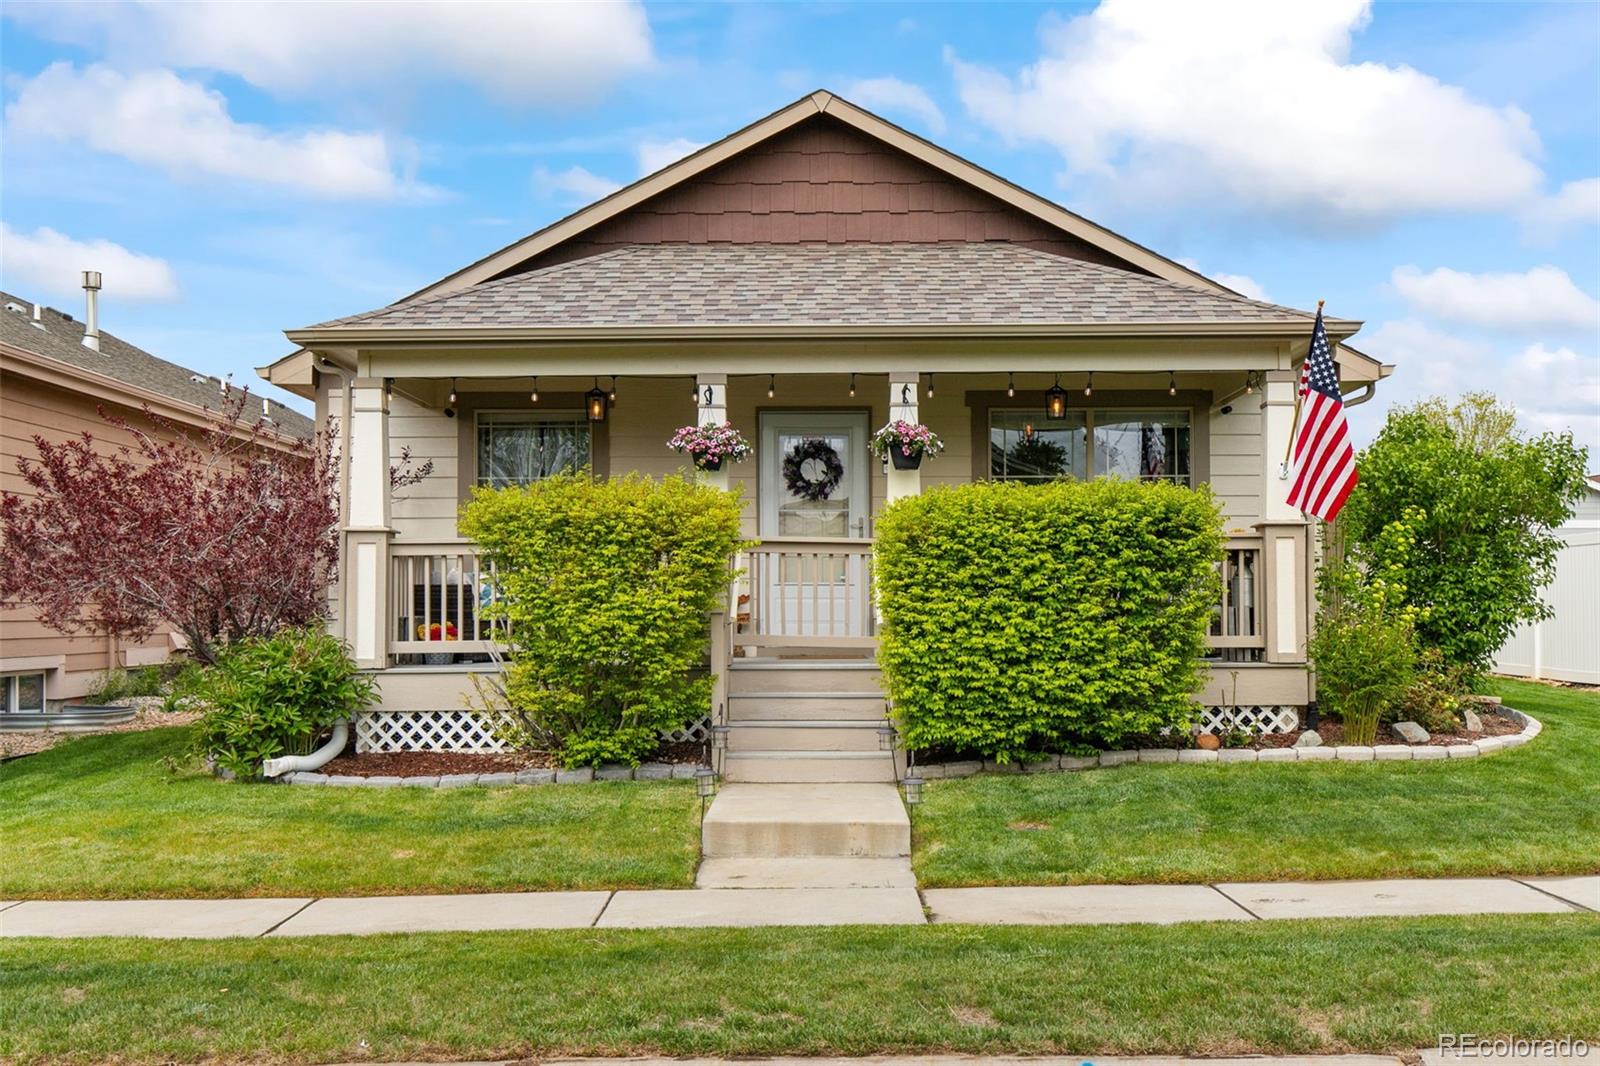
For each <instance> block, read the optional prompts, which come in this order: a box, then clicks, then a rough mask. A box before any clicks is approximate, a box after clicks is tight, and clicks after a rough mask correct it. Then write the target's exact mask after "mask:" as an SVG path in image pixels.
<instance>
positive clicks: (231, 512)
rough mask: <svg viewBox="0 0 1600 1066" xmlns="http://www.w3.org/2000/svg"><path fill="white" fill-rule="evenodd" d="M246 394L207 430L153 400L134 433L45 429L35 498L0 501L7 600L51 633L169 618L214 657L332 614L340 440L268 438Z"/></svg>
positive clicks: (118, 422) (1, 583)
mask: <svg viewBox="0 0 1600 1066" xmlns="http://www.w3.org/2000/svg"><path fill="white" fill-rule="evenodd" d="M248 398H249V397H248V393H247V392H245V391H242V390H241V391H240V392H239V393H237V394H236V396H235V397H234V398H233V399H231V400H230V401H229V402H228V403H227V404H225V405H224V407H223V409H222V410H220V411H218V412H216V413H215V414H214V415H213V417H212V419H211V421H210V423H209V424H208V425H207V426H206V427H205V429H204V431H203V432H202V433H200V434H199V435H198V436H191V435H190V433H189V432H188V431H186V430H185V429H183V428H182V427H180V426H177V425H176V424H174V423H172V422H171V421H169V420H167V419H164V418H162V417H160V416H158V415H156V414H154V413H153V412H151V411H150V410H148V409H146V410H145V418H146V419H147V420H148V423H149V425H148V428H147V427H146V426H145V425H143V424H140V425H135V424H134V423H132V422H130V421H129V420H127V419H124V418H121V417H117V416H114V415H108V414H107V413H106V412H105V411H104V410H103V409H102V410H101V412H100V415H101V417H102V418H103V419H105V421H106V422H107V423H108V424H110V425H113V426H116V427H118V428H120V429H122V430H124V431H126V432H127V433H129V434H131V435H132V437H133V442H132V443H131V444H127V445H122V446H119V447H116V448H111V447H107V446H105V445H103V444H101V443H99V442H97V441H96V440H95V438H94V437H93V435H91V434H90V433H87V432H85V433H82V434H80V435H79V436H78V437H75V438H73V439H71V440H68V441H65V442H62V443H59V444H53V443H51V442H49V441H46V440H45V439H43V438H42V437H35V438H34V446H35V447H36V449H37V450H38V458H37V459H36V460H29V459H20V460H18V464H17V465H18V469H19V470H20V472H21V474H22V477H23V480H24V481H26V482H27V484H28V486H29V487H30V488H31V489H32V490H33V493H32V495H31V496H27V497H24V496H19V495H14V494H10V493H7V494H5V496H4V497H3V498H0V599H3V600H4V601H5V602H7V603H16V604H27V605H29V606H32V607H33V608H35V609H36V610H37V611H38V612H39V616H40V620H41V621H42V622H43V623H44V624H45V625H47V626H49V627H51V628H52V629H57V630H60V631H62V632H67V633H72V632H78V631H83V630H90V631H100V632H104V633H108V634H111V635H113V636H116V637H119V638H122V639H125V640H143V639H145V638H147V637H149V636H150V634H151V633H152V632H154V630H155V628H156V626H157V625H158V624H160V623H161V622H166V623H169V624H171V625H172V626H173V627H174V628H175V629H177V630H178V631H179V632H180V633H182V634H183V635H184V636H185V637H186V638H187V639H188V641H189V647H190V650H191V651H192V653H193V654H194V655H195V656H196V657H197V658H198V659H200V660H201V661H204V662H210V661H212V659H213V658H214V657H215V655H216V652H217V649H218V648H219V647H220V646H221V645H224V644H228V643H231V642H233V641H237V640H240V639H243V638H245V637H251V636H261V635H265V634H269V633H271V632H273V631H274V630H276V629H278V628H279V627H280V626H285V625H304V624H305V623H307V622H310V621H312V620H314V619H318V618H320V617H321V615H322V613H323V607H324V603H323V598H324V595H325V593H326V589H327V586H328V582H329V580H330V579H331V577H332V574H333V570H334V568H335V565H336V563H337V561H338V542H337V539H336V528H337V524H338V517H339V507H338V500H337V496H336V493H335V487H336V482H335V459H334V457H333V455H332V451H331V449H330V448H329V446H328V443H329V442H328V440H327V439H326V438H325V437H324V438H319V439H317V440H313V441H283V440H272V439H269V437H268V434H269V432H270V430H269V427H268V426H267V425H266V424H265V423H264V422H263V421H260V420H258V421H256V422H254V423H253V424H252V423H246V422H243V421H241V418H240V416H241V414H242V412H243V409H244V405H245V403H246V402H247V401H248Z"/></svg>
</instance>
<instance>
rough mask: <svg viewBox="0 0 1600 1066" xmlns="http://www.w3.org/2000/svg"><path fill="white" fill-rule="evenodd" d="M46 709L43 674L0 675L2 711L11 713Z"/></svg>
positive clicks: (0, 706) (0, 704)
mask: <svg viewBox="0 0 1600 1066" xmlns="http://www.w3.org/2000/svg"><path fill="white" fill-rule="evenodd" d="M42 710H44V675H43V674H7V675H5V676H4V677H0V711H5V712H7V713H9V714H20V713H24V712H33V713H37V712H39V711H42Z"/></svg>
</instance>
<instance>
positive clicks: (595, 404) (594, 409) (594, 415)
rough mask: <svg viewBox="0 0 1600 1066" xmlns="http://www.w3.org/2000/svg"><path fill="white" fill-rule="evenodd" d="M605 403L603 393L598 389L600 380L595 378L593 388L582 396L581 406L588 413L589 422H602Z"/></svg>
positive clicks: (604, 417) (604, 414)
mask: <svg viewBox="0 0 1600 1066" xmlns="http://www.w3.org/2000/svg"><path fill="white" fill-rule="evenodd" d="M607 403H608V401H607V400H606V394H605V391H604V390H602V389H601V388H600V379H599V378H595V379H594V388H592V389H590V390H589V391H588V392H586V393H584V394H583V406H584V410H585V411H587V412H588V415H589V421H591V422H604V421H605V420H606V406H607Z"/></svg>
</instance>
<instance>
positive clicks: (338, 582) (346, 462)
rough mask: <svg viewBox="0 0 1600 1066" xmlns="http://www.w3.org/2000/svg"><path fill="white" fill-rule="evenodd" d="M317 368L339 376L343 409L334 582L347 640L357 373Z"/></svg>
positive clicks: (330, 364) (325, 364) (323, 364)
mask: <svg viewBox="0 0 1600 1066" xmlns="http://www.w3.org/2000/svg"><path fill="white" fill-rule="evenodd" d="M317 369H319V370H321V371H323V372H324V373H328V374H333V375H334V376H335V377H337V378H338V379H339V381H340V388H339V395H340V401H339V402H340V406H341V408H342V409H343V410H342V413H341V414H340V415H339V569H338V573H337V574H336V575H335V577H334V582H333V596H334V602H335V603H337V604H338V605H339V616H338V623H339V624H338V633H337V634H336V635H337V636H338V638H339V639H340V640H343V639H345V635H346V634H347V633H348V631H349V625H348V622H347V620H346V618H345V614H346V613H347V612H348V610H349V605H348V604H346V603H345V599H344V571H345V547H346V542H347V541H348V540H349V533H350V415H351V409H352V397H351V395H350V390H351V387H352V383H353V382H354V380H355V375H354V374H352V373H350V371H348V370H346V369H345V368H344V367H342V366H340V365H338V364H337V363H335V362H334V361H333V360H331V359H320V360H318V362H317Z"/></svg>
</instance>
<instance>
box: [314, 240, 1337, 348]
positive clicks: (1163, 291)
mask: <svg viewBox="0 0 1600 1066" xmlns="http://www.w3.org/2000/svg"><path fill="white" fill-rule="evenodd" d="M1312 317H1313V316H1312V314H1311V313H1310V312H1307V311H1300V310H1296V309H1294V308H1289V307H1283V306H1280V305H1277V304H1270V303H1264V302H1262V301H1258V300H1250V299H1247V298H1245V297H1242V296H1236V295H1233V294H1230V293H1223V292H1208V291H1204V290H1201V289H1197V288H1195V287H1194V286H1191V285H1184V284H1179V283H1177V282H1173V281H1167V280H1164V279H1161V278H1153V277H1148V276H1146V275H1142V274H1136V273H1132V272H1130V271H1124V270H1119V269H1117V268H1115V267H1108V266H1102V265H1099V264H1096V263H1087V262H1084V261H1082V260H1077V259H1069V258H1066V257H1064V256H1059V255H1054V254H1051V253H1048V252H1042V251H1037V250H1034V249H1031V248H1026V247H1022V246H1020V245H1015V244H1004V243H968V242H951V243H938V244H782V245H780V244H641V245H632V246H629V247H625V248H620V249H617V250H615V251H609V252H602V253H600V254H597V255H594V256H590V257H588V258H585V259H579V260H575V261H572V262H568V263H562V264H558V265H556V266H551V267H546V268H544V269H541V270H535V271H530V272H528V273H524V274H518V275H514V276H512V277H508V278H502V279H500V280H497V281H487V282H482V283H479V284H477V285H474V286H471V287H470V288H466V289H461V290H457V291H454V292H448V293H443V294H439V295H435V296H426V297H419V298H415V299H411V300H406V301H402V302H401V303H398V304H394V305H391V306H389V307H384V308H380V309H379V310H376V311H369V312H366V313H365V314H359V315H351V316H348V317H345V318H339V319H334V320H332V321H330V322H324V323H321V324H319V325H316V326H311V327H307V329H305V330H297V331H291V333H290V336H292V337H293V336H296V335H297V334H304V335H311V334H320V335H322V336H326V337H330V338H331V337H332V336H335V335H337V334H338V333H340V332H341V331H346V330H348V331H351V332H356V331H359V332H361V333H363V334H367V333H368V332H369V331H381V332H384V333H388V332H389V331H393V333H394V334H395V335H397V336H398V335H399V334H402V333H405V332H409V331H415V330H427V331H430V332H431V331H437V330H446V331H448V330H453V329H461V330H484V329H527V330H530V331H535V332H537V331H541V330H556V329H559V330H563V331H566V330H578V331H581V330H583V329H590V328H592V329H604V330H612V331H614V330H617V329H625V328H629V327H637V328H639V329H641V330H651V329H657V328H662V327H672V328H684V327H693V328H705V329H711V330H714V329H718V328H746V329H748V328H752V327H781V328H785V329H792V328H799V327H808V326H809V327H820V328H838V327H852V326H859V327H878V328H881V327H893V326H901V325H903V326H907V327H922V328H926V327H928V326H929V325H941V324H943V325H949V326H952V327H967V328H971V327H982V326H994V327H1007V326H1022V327H1047V326H1055V325H1060V326H1133V327H1137V326H1140V325H1150V326H1169V327H1170V326H1181V325H1183V324H1194V325H1207V326H1217V325H1228V324H1237V325H1240V326H1245V327H1254V328H1255V329H1259V328H1261V327H1270V326H1272V325H1282V326H1285V327H1289V328H1293V329H1296V330H1300V329H1304V330H1307V331H1309V325H1310V321H1311V319H1312ZM1339 324H1340V325H1343V326H1345V327H1346V328H1345V329H1344V330H1342V331H1340V332H1344V333H1348V332H1353V331H1354V328H1355V327H1356V326H1357V325H1358V323H1354V322H1349V323H1343V322H1341V323H1339ZM1329 328H1330V331H1333V330H1335V328H1336V326H1335V323H1334V322H1330V323H1329Z"/></svg>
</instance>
